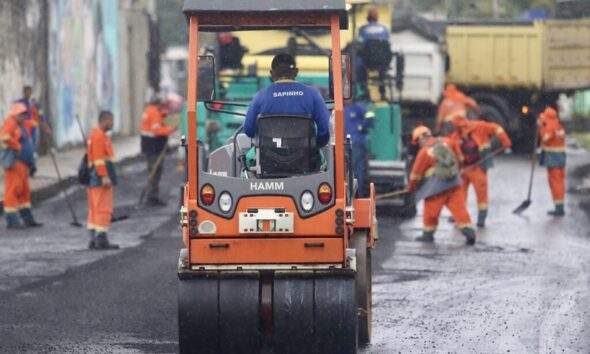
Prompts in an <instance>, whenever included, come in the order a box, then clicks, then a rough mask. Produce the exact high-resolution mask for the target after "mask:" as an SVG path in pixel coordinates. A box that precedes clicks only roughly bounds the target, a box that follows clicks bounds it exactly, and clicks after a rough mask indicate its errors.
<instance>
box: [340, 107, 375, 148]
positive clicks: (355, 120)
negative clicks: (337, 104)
mask: <svg viewBox="0 0 590 354" xmlns="http://www.w3.org/2000/svg"><path fill="white" fill-rule="evenodd" d="M366 114H367V110H366V109H365V107H363V105H361V104H360V103H352V104H347V105H346V106H345V107H344V126H345V128H346V135H350V139H351V140H352V143H353V146H354V144H366V143H367V129H369V127H370V124H371V122H370V121H369V120H367V119H366V118H365V116H366Z"/></svg>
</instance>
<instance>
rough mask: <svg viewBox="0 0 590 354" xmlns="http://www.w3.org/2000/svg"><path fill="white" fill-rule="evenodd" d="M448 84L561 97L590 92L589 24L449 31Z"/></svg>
mask: <svg viewBox="0 0 590 354" xmlns="http://www.w3.org/2000/svg"><path fill="white" fill-rule="evenodd" d="M447 45H448V52H449V56H450V60H451V63H450V71H449V73H448V81H449V82H453V83H456V84H459V85H462V86H488V87H498V88H501V87H507V88H529V89H540V90H543V91H562V90H573V89H580V88H587V87H590V18H586V19H580V20H547V21H536V22H534V23H532V24H531V25H450V26H448V27H447Z"/></svg>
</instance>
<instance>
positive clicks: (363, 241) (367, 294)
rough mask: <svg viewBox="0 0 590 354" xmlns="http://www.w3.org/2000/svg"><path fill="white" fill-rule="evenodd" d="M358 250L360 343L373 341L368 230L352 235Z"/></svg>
mask: <svg viewBox="0 0 590 354" xmlns="http://www.w3.org/2000/svg"><path fill="white" fill-rule="evenodd" d="M352 244H353V245H354V249H355V250H356V302H357V311H358V325H359V328H358V343H359V345H361V346H363V345H367V344H369V343H370V342H371V328H372V325H371V321H372V318H373V315H372V308H373V299H372V266H371V249H370V248H369V247H367V231H356V232H355V233H354V234H353V235H352Z"/></svg>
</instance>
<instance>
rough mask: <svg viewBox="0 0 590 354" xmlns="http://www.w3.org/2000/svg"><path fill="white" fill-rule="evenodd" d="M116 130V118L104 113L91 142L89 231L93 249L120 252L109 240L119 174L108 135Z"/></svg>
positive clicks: (89, 158) (89, 245) (89, 146)
mask: <svg viewBox="0 0 590 354" xmlns="http://www.w3.org/2000/svg"><path fill="white" fill-rule="evenodd" d="M111 129H113V114H112V113H111V112H109V111H102V112H100V114H99V116H98V127H96V128H94V129H92V132H91V133H90V137H89V138H88V142H87V154H88V166H89V167H90V183H89V185H88V231H89V234H90V242H89V244H88V248H90V249H117V248H119V246H118V245H115V244H112V243H110V242H109V240H108V238H107V232H108V230H109V227H110V226H111V219H112V216H113V188H114V186H115V185H116V184H117V174H116V172H115V165H114V163H113V160H114V157H115V152H114V151H113V143H112V141H111V137H110V136H109V135H108V132H109V131H110V130H111Z"/></svg>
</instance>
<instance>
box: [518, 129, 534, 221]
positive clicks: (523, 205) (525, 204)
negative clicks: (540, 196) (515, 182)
mask: <svg viewBox="0 0 590 354" xmlns="http://www.w3.org/2000/svg"><path fill="white" fill-rule="evenodd" d="M538 143H539V131H538V129H535V143H534V145H533V153H532V154H531V177H530V179H529V191H528V193H527V197H526V199H525V200H524V201H523V202H522V203H521V204H520V205H519V206H518V207H517V208H516V209H514V210H513V211H512V212H513V213H514V214H516V215H520V214H521V213H522V212H523V211H525V210H527V209H528V207H529V206H531V203H532V200H531V194H532V192H533V177H534V175H535V166H536V165H537V151H536V150H537V144H538Z"/></svg>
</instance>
